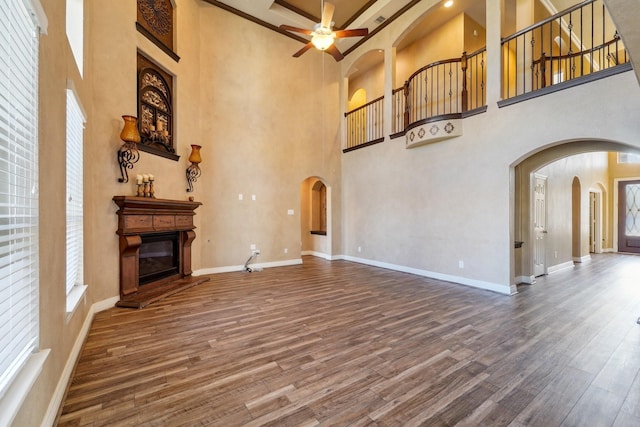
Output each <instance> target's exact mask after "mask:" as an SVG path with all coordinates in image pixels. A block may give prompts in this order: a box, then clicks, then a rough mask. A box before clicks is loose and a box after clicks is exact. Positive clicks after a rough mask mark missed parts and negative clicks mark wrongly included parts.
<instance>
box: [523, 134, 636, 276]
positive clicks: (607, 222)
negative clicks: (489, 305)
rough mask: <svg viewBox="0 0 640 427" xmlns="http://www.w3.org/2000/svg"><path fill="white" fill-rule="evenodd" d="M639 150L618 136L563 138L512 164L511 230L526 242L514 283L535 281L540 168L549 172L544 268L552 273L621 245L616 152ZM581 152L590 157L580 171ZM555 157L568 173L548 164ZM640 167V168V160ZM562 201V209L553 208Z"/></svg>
mask: <svg viewBox="0 0 640 427" xmlns="http://www.w3.org/2000/svg"><path fill="white" fill-rule="evenodd" d="M637 151H638V149H636V148H634V147H631V146H629V145H625V144H622V143H618V142H614V141H602V140H585V141H565V142H559V143H557V144H554V145H551V146H548V147H547V148H546V149H544V150H542V151H538V152H535V153H531V154H530V155H529V156H528V157H526V158H524V159H521V160H520V161H519V162H518V163H517V164H515V165H514V173H513V174H512V176H513V188H514V198H513V200H514V203H513V209H512V212H513V214H514V217H513V218H514V228H513V234H512V235H513V236H514V240H515V241H516V242H522V243H521V245H518V244H516V245H515V246H514V249H513V257H512V259H513V260H514V263H513V264H512V265H513V272H512V273H513V277H514V282H515V283H516V284H518V283H528V284H531V283H534V282H535V276H536V269H535V263H534V261H535V255H536V253H537V252H536V250H537V249H538V248H536V245H535V242H536V240H535V237H536V231H537V230H536V228H535V222H534V215H535V213H536V210H535V208H536V199H535V197H534V193H535V185H536V180H535V175H536V173H538V174H540V173H542V174H544V175H549V182H548V185H549V188H550V192H549V193H548V195H547V203H548V209H549V212H550V215H551V221H550V222H549V228H548V235H545V239H546V240H547V244H546V246H545V247H544V249H545V253H546V255H545V256H546V258H545V260H544V261H545V262H546V271H547V272H549V273H551V272H553V271H556V270H559V269H563V268H567V267H572V266H573V263H574V262H582V261H584V260H587V259H589V257H590V253H591V252H596V253H597V252H605V251H612V252H615V251H617V246H616V245H615V242H614V238H613V237H614V236H613V234H614V226H615V224H614V223H615V221H613V215H614V196H615V192H614V191H613V190H614V189H613V186H614V180H615V179H616V173H617V168H616V166H615V159H616V158H617V156H616V153H617V152H637ZM580 155H583V156H587V157H588V156H591V157H588V158H589V159H590V160H589V161H586V162H584V165H583V169H582V172H581V173H576V174H575V175H574V174H573V170H572V167H571V166H572V157H579V156H580ZM593 159H595V160H593ZM554 163H557V165H556V170H561V171H562V172H563V173H564V175H562V174H561V173H558V174H557V175H554V172H553V170H554V169H553V167H550V166H549V165H552V164H554ZM574 163H575V162H574ZM637 167H638V168H639V169H638V170H639V171H640V164H639V165H638V166H637ZM598 168H612V170H613V172H612V173H611V174H610V173H609V172H607V173H606V174H605V173H600V174H599V175H598V173H596V172H594V171H596V170H597V169H598ZM549 171H551V172H549ZM639 173H640V172H639ZM554 186H555V189H554ZM558 188H560V189H561V190H558ZM559 195H560V196H559ZM558 206H560V211H561V212H562V213H561V214H560V213H558V212H555V213H554V209H556V210H557V209H558ZM554 215H555V220H554V219H553V216H554ZM590 243H591V244H590ZM518 246H520V247H518Z"/></svg>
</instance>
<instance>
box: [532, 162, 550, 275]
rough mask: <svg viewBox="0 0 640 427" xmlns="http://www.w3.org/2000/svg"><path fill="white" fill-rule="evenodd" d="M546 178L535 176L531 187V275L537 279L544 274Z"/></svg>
mask: <svg viewBox="0 0 640 427" xmlns="http://www.w3.org/2000/svg"><path fill="white" fill-rule="evenodd" d="M546 193H547V177H546V176H543V175H538V174H535V176H534V187H533V235H534V236H535V241H534V244H533V275H534V276H536V277H538V276H542V275H544V274H546V272H547V271H546V264H545V260H546V247H545V244H546V242H545V240H546V239H545V236H546V234H547V204H546V199H545V197H546Z"/></svg>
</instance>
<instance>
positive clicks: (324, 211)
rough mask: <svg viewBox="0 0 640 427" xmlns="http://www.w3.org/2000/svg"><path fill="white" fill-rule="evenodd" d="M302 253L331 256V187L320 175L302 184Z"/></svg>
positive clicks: (323, 256) (326, 257)
mask: <svg viewBox="0 0 640 427" xmlns="http://www.w3.org/2000/svg"><path fill="white" fill-rule="evenodd" d="M300 235H301V254H302V255H313V256H317V257H321V258H325V259H330V258H331V247H332V246H331V241H332V233H331V187H330V186H329V185H327V183H326V182H325V180H323V179H322V178H320V177H317V176H312V177H308V178H307V179H305V180H304V181H302V183H301V184H300Z"/></svg>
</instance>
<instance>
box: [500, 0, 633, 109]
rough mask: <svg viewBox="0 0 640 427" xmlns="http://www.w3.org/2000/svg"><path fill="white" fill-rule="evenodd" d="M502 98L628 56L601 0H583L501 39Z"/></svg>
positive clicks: (614, 63)
mask: <svg viewBox="0 0 640 427" xmlns="http://www.w3.org/2000/svg"><path fill="white" fill-rule="evenodd" d="M502 58H503V73H502V75H503V83H502V92H503V94H502V95H503V99H509V98H514V97H518V96H522V95H526V94H528V93H530V92H533V91H537V90H540V89H543V88H546V87H550V86H553V85H556V84H560V83H564V82H568V81H571V80H575V79H578V78H581V77H585V76H588V75H590V74H594V73H596V72H599V71H604V70H607V69H610V68H613V67H616V66H618V65H621V64H626V63H628V62H629V56H628V55H627V52H626V49H625V48H624V45H623V43H622V41H621V40H620V37H619V35H618V32H617V30H616V28H615V26H614V24H613V21H612V20H611V17H610V16H609V13H608V12H607V10H606V8H605V6H604V3H603V2H602V0H585V1H583V2H581V3H579V4H577V5H575V6H573V7H570V8H568V9H566V10H564V11H562V12H559V13H557V14H555V15H553V16H550V17H549V18H547V19H545V20H543V21H540V22H538V23H536V24H534V25H532V26H530V27H527V28H525V29H523V30H521V31H518V32H517V33H515V34H513V35H511V36H509V37H506V38H504V39H503V40H502Z"/></svg>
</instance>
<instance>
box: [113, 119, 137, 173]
mask: <svg viewBox="0 0 640 427" xmlns="http://www.w3.org/2000/svg"><path fill="white" fill-rule="evenodd" d="M122 119H123V120H124V127H123V128H122V132H120V139H121V140H123V141H124V144H122V147H120V149H119V150H118V164H119V165H120V174H121V175H122V178H118V181H119V182H129V173H128V172H127V169H133V164H134V163H135V162H137V161H138V159H139V158H140V153H139V152H138V143H139V142H140V133H138V125H137V122H138V118H137V117H134V116H122Z"/></svg>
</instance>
